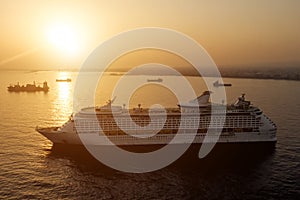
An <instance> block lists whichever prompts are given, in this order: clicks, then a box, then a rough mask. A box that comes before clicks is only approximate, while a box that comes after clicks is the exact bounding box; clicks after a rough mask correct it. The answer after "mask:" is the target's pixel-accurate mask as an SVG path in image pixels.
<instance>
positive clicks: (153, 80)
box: [147, 78, 163, 82]
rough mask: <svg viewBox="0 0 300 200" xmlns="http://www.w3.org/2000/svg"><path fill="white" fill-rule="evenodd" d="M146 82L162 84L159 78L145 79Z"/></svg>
mask: <svg viewBox="0 0 300 200" xmlns="http://www.w3.org/2000/svg"><path fill="white" fill-rule="evenodd" d="M147 81H148V82H162V81H163V80H162V79H161V78H158V79H147Z"/></svg>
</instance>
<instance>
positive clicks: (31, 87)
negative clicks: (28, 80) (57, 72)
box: [7, 81, 49, 92]
mask: <svg viewBox="0 0 300 200" xmlns="http://www.w3.org/2000/svg"><path fill="white" fill-rule="evenodd" d="M7 90H8V91H9V92H48V91H49V86H48V84H47V81H45V82H44V83H43V87H41V86H39V85H38V86H37V85H36V84H35V82H33V84H26V85H20V84H19V82H18V83H17V84H16V85H14V86H12V85H10V86H8V87H7Z"/></svg>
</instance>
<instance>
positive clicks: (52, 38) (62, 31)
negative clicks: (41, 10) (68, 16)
mask: <svg viewBox="0 0 300 200" xmlns="http://www.w3.org/2000/svg"><path fill="white" fill-rule="evenodd" d="M47 40H48V42H49V43H50V44H51V45H52V46H53V47H55V50H59V51H61V52H63V53H64V54H67V55H76V54H77V53H78V52H79V50H80V45H79V44H80V41H79V40H80V37H79V34H78V31H76V29H75V28H74V27H72V26H71V25H70V24H63V23H57V24H52V25H51V26H49V27H48V29H47Z"/></svg>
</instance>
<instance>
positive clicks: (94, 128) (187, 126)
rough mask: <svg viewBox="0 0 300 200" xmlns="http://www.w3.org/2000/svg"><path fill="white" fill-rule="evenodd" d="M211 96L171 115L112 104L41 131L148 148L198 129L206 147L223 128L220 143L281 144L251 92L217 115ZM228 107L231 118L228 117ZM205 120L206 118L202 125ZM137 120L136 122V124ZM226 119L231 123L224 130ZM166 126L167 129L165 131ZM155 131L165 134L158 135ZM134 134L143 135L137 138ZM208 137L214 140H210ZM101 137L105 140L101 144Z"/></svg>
mask: <svg viewBox="0 0 300 200" xmlns="http://www.w3.org/2000/svg"><path fill="white" fill-rule="evenodd" d="M210 93H211V92H209V91H205V92H204V93H203V94H202V95H201V96H199V97H198V98H196V99H194V100H191V101H189V102H187V103H185V104H178V107H177V108H176V107H173V108H167V109H166V113H165V112H163V111H162V110H160V109H156V110H149V109H148V108H141V104H139V105H138V107H137V108H133V109H126V108H125V107H121V106H113V105H112V102H113V100H112V101H108V102H107V104H106V105H103V106H101V107H87V108H83V109H82V110H81V111H79V112H78V113H76V114H74V115H71V116H70V119H69V121H67V122H66V123H65V124H64V125H62V126H61V127H45V128H42V127H37V128H36V130H37V131H38V132H39V133H41V134H42V135H44V136H45V137H46V138H48V139H49V140H51V141H52V142H53V143H56V144H72V145H82V142H81V139H80V138H79V135H81V136H80V137H83V138H85V137H87V138H86V139H87V141H86V145H91V146H93V145H100V146H102V145H104V146H110V145H112V144H110V143H107V142H106V140H105V137H107V138H109V139H110V140H111V141H113V143H115V144H116V145H118V146H129V147H133V146H135V147H137V146H141V147H142V148H143V146H152V145H166V144H168V143H169V142H170V141H171V140H172V139H173V137H174V136H175V135H176V134H177V132H180V139H179V140H178V141H177V143H178V144H184V143H186V141H188V138H190V137H192V132H194V131H196V136H195V139H194V141H193V143H198V144H202V143H203V142H208V143H209V142H210V141H213V140H214V138H215V137H216V136H215V135H214V134H208V131H212V132H214V131H217V130H219V131H221V135H220V138H219V139H218V143H224V144H237V143H239V144H245V143H248V144H257V143H261V144H262V143H268V144H274V143H275V142H276V130H277V127H276V125H275V124H274V123H273V122H272V121H271V120H270V119H269V118H268V117H267V116H266V115H265V114H263V111H262V110H260V109H259V108H258V107H255V106H252V105H251V103H250V101H246V100H245V94H242V96H241V97H239V98H238V100H237V102H236V103H235V104H232V105H223V104H220V105H219V104H214V106H215V107H216V108H215V109H216V110H214V111H213V110H212V104H211V102H209V98H210ZM224 108H225V109H226V116H224V115H222V114H224V112H223V109H224ZM197 109H198V110H199V111H197ZM150 112H151V115H152V117H151V118H150V116H149V113H150ZM113 113H114V114H113ZM165 114H166V115H167V117H166V118H165ZM95 115H96V117H94V116H95ZM199 116H200V120H199V121H197V118H198V117H199ZM131 120H133V121H134V122H133V123H132V122H131ZM152 120H155V122H153V124H152V125H151V126H150V127H148V126H147V124H149V123H150V122H151V121H152ZM222 120H224V121H225V123H224V125H223V126H222V124H221V121H222ZM100 127H101V128H100ZM120 127H122V128H120ZM161 127H163V128H162V129H161V130H160V128H161ZM153 130H160V131H159V132H158V133H157V134H156V135H155V136H152V135H151V134H152V132H153ZM128 133H129V134H135V135H141V136H143V137H142V138H138V137H133V136H131V135H128ZM144 136H145V137H144ZM206 136H207V137H208V138H207V139H208V140H204V138H205V137H206ZM97 139H100V141H101V142H100V143H96V142H95V141H97Z"/></svg>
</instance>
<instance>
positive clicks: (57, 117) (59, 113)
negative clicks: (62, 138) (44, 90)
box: [52, 72, 72, 124]
mask: <svg viewBox="0 0 300 200" xmlns="http://www.w3.org/2000/svg"><path fill="white" fill-rule="evenodd" d="M70 77H71V73H70V72H59V73H58V74H57V76H56V79H67V78H70ZM55 85H56V87H55V88H54V91H53V92H55V93H56V94H55V97H56V98H55V99H54V102H53V107H54V108H53V110H52V113H53V115H52V116H53V117H54V119H53V120H54V121H55V122H56V123H58V124H62V123H64V122H65V121H66V120H67V119H68V117H69V115H70V114H71V113H72V83H71V82H56V83H55Z"/></svg>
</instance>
